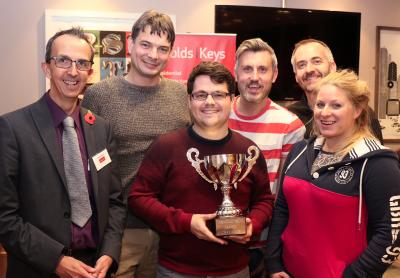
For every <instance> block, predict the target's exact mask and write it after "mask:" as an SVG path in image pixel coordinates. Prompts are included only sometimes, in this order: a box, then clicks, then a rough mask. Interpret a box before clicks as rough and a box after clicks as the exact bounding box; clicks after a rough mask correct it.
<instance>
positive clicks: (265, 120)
mask: <svg viewBox="0 0 400 278" xmlns="http://www.w3.org/2000/svg"><path fill="white" fill-rule="evenodd" d="M237 100H238V97H236V98H235V100H234V102H233V107H232V110H231V114H230V115H229V127H230V128H231V129H232V130H234V131H237V132H239V133H241V134H242V135H243V136H245V137H247V138H249V139H250V140H252V141H253V142H254V143H256V144H257V146H258V147H259V148H260V150H261V151H262V153H263V155H264V157H265V160H266V162H267V166H268V176H269V180H270V186H271V192H272V193H276V192H275V191H276V186H277V180H278V168H279V163H280V162H281V159H285V158H286V156H287V154H288V153H289V151H290V149H291V148H292V146H293V144H294V143H296V142H298V141H300V140H302V139H303V137H304V132H305V128H304V125H303V123H302V122H301V120H300V119H299V118H298V117H297V116H296V115H294V114H293V113H291V112H289V111H288V110H287V109H286V108H284V107H282V106H280V105H278V104H276V103H275V102H273V101H272V100H270V99H269V98H268V99H267V103H266V105H265V107H264V108H263V110H262V111H261V112H260V113H258V114H256V115H254V116H244V115H241V114H240V113H239V112H238V110H237Z"/></svg>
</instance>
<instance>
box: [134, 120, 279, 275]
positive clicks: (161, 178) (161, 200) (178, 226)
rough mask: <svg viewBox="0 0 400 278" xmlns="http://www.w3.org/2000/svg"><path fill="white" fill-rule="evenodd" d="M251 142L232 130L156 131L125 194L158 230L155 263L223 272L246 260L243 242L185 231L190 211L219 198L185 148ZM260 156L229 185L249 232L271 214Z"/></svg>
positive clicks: (237, 146)
mask: <svg viewBox="0 0 400 278" xmlns="http://www.w3.org/2000/svg"><path fill="white" fill-rule="evenodd" d="M251 145H255V144H254V143H253V142H252V141H250V140H249V139H247V138H245V137H243V136H241V135H240V134H238V133H236V132H231V131H229V134H228V135H227V136H226V137H225V138H223V139H222V140H217V141H213V140H207V139H204V138H202V137H200V136H198V135H197V134H196V133H194V131H193V130H192V128H191V127H190V128H184V129H180V130H178V131H176V132H172V133H168V134H165V135H162V136H160V137H159V138H158V139H157V140H156V141H155V142H154V143H153V144H152V145H151V147H150V149H149V150H148V152H147V154H146V156H145V158H144V160H143V163H142V165H141V167H140V169H139V172H138V174H137V177H136V179H135V181H134V183H133V186H132V190H131V192H130V195H129V207H130V209H131V210H132V211H133V212H134V213H135V215H137V216H139V217H141V218H142V219H143V220H145V221H146V222H147V223H149V224H150V226H152V227H153V228H154V229H155V230H157V231H158V232H159V234H160V245H159V263H160V264H161V265H163V266H164V267H166V268H169V269H171V270H173V271H176V272H180V273H185V274H189V275H217V276H219V275H228V274H232V273H235V272H238V271H240V270H241V269H243V268H244V267H246V266H247V264H248V251H247V246H246V245H242V244H238V243H235V242H232V241H231V242H229V244H228V245H225V246H222V245H219V244H217V243H212V242H208V241H205V240H201V239H198V238H197V237H195V236H194V235H193V234H192V233H191V231H190V221H191V218H192V215H193V214H197V213H199V214H203V213H213V212H215V211H216V210H217V208H218V206H219V205H220V204H221V202H222V193H221V191H220V189H218V190H217V191H215V190H214V187H213V185H212V184H210V183H208V182H206V181H205V180H204V179H203V178H202V177H201V176H200V175H199V174H198V173H197V172H196V170H195V169H194V168H193V167H192V166H191V163H190V162H189V160H188V159H187V157H186V153H187V151H188V149H190V148H197V149H198V150H199V153H200V155H199V159H203V157H204V156H205V155H212V154H229V153H244V154H246V155H247V149H248V147H249V146H251ZM266 172H267V167H266V164H265V159H264V157H263V156H262V155H261V153H260V157H259V158H258V159H257V162H256V164H255V165H254V166H253V168H252V170H251V172H250V173H249V175H248V176H247V177H246V178H245V179H244V180H243V181H241V182H239V183H238V188H237V190H235V189H233V190H232V191H231V199H232V201H233V202H234V203H235V205H236V207H238V208H240V209H242V211H244V212H246V214H247V217H249V218H251V220H252V224H253V234H257V233H260V232H261V230H262V229H263V228H264V227H265V226H266V225H267V223H268V222H269V220H270V218H271V213H272V207H273V197H272V195H271V192H270V187H269V181H268V178H267V175H266V174H265V173H266Z"/></svg>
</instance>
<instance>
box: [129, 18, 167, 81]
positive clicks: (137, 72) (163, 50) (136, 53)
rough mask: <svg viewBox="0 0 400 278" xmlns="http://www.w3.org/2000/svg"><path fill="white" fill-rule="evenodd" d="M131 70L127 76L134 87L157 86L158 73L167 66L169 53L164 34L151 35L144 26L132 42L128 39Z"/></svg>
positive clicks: (147, 27) (148, 28)
mask: <svg viewBox="0 0 400 278" xmlns="http://www.w3.org/2000/svg"><path fill="white" fill-rule="evenodd" d="M129 50H130V57H131V69H130V71H129V73H128V75H127V78H128V80H129V81H131V82H132V83H134V84H135V85H140V86H152V85H156V84H158V82H159V80H160V73H161V71H163V70H164V68H165V67H166V65H167V61H168V58H169V55H170V53H171V43H170V42H169V41H168V36H167V34H166V33H161V36H159V35H158V34H157V33H153V34H151V27H150V26H146V28H145V29H144V31H141V32H140V33H139V35H138V36H137V37H136V38H135V40H134V41H132V39H130V45H129Z"/></svg>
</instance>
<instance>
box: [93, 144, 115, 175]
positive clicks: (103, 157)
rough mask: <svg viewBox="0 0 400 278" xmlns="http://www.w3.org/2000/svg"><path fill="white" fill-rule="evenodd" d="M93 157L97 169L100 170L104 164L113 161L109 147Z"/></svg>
mask: <svg viewBox="0 0 400 278" xmlns="http://www.w3.org/2000/svg"><path fill="white" fill-rule="evenodd" d="M92 159H93V162H94V166H95V167H96V170H97V171H100V170H101V169H102V168H103V167H104V166H106V165H108V164H110V163H111V158H110V155H109V154H108V151H107V149H104V150H102V151H101V152H99V153H98V154H96V155H94V156H93V157H92Z"/></svg>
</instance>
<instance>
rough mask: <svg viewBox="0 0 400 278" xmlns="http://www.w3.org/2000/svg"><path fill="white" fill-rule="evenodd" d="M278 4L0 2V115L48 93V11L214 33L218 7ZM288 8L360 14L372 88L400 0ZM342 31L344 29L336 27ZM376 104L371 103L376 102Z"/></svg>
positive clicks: (291, 3)
mask: <svg viewBox="0 0 400 278" xmlns="http://www.w3.org/2000/svg"><path fill="white" fill-rule="evenodd" d="M215 4H225V5H226V4H230V5H251V6H270V7H280V6H281V1H280V0H264V1H263V0H247V1H244V0H243V1H228V0H219V1H214V0H208V1H206V0H174V1H167V0H163V1H161V0H158V1H157V0H135V1H132V0H86V1H81V0H68V1H65V0H59V1H53V0H34V1H32V0H16V1H5V0H2V1H1V3H0V34H1V39H0V55H1V63H2V65H1V70H0V85H1V89H0V96H1V101H0V114H4V113H6V112H9V111H12V110H15V109H17V108H19V107H22V106H24V105H27V104H29V103H31V102H33V101H35V100H37V99H38V97H39V96H40V95H41V93H42V92H43V91H44V87H45V81H44V76H43V75H42V72H41V70H40V62H41V61H42V59H43V56H44V48H45V44H44V10H45V9H65V10H73V9H75V10H94V11H113V12H139V13H141V12H143V11H144V10H147V9H150V8H154V9H157V10H160V11H164V12H166V13H170V14H174V15H176V22H177V28H176V29H177V30H176V31H177V32H181V33H182V32H213V31H214V5H215ZM286 6H287V7H288V8H303V9H307V8H309V9H319V10H334V11H351V12H361V14H362V16H361V49H360V71H359V72H360V77H361V79H364V80H366V81H367V82H368V84H369V86H370V88H371V90H373V89H374V79H375V71H374V66H375V34H376V31H375V30H376V26H377V25H383V26H398V27H400V16H399V15H400V1H399V0H380V1H377V0H324V1H321V0H286ZM337 32H340V30H337ZM372 106H373V105H372Z"/></svg>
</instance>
